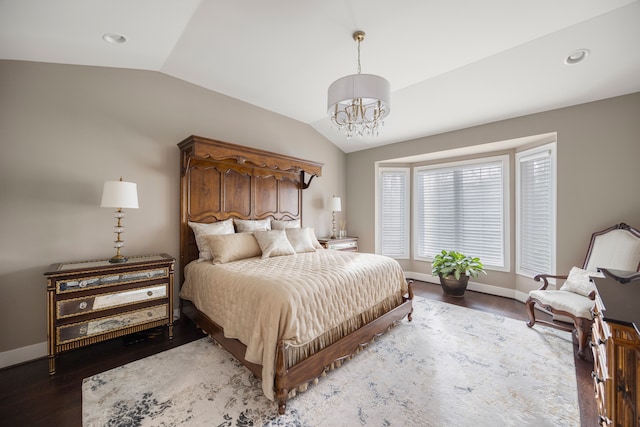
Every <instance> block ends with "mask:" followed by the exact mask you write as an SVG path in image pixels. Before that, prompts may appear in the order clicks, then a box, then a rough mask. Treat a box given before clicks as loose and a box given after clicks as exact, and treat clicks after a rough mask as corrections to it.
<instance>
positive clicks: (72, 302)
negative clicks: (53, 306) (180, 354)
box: [57, 283, 168, 319]
mask: <svg viewBox="0 0 640 427" xmlns="http://www.w3.org/2000/svg"><path fill="white" fill-rule="evenodd" d="M167 286H168V283H164V284H161V285H154V286H147V287H144V288H137V289H131V290H127V291H122V292H112V293H105V294H99V295H91V296H88V297H84V298H72V299H67V300H60V301H58V302H57V314H58V315H57V318H58V319H63V318H65V317H72V316H78V315H80V314H86V313H91V312H94V311H100V310H106V309H109V308H115V307H120V306H125V305H131V304H136V303H139V302H143V301H151V300H154V299H159V298H166V297H167V295H168V290H167Z"/></svg>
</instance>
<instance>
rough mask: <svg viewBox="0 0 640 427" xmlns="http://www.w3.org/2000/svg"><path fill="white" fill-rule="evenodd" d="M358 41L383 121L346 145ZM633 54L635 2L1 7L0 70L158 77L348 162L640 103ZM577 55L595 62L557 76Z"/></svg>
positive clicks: (169, 1) (637, 24)
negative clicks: (350, 157) (525, 122)
mask: <svg viewBox="0 0 640 427" xmlns="http://www.w3.org/2000/svg"><path fill="white" fill-rule="evenodd" d="M355 30H363V31H365V32H366V33H367V36H366V38H365V40H364V42H363V43H362V46H361V58H362V61H361V62H362V72H363V73H367V74H378V75H380V76H383V77H385V78H386V79H387V80H389V82H390V83H391V91H392V92H391V113H390V114H389V116H388V118H387V119H386V121H385V126H384V127H383V128H382V131H381V133H380V135H379V136H378V137H367V138H352V139H349V140H347V139H346V138H345V137H344V136H342V135H341V134H339V133H337V132H336V131H335V130H334V129H333V128H332V127H331V125H330V123H329V120H328V119H327V114H326V110H327V105H326V102H327V99H326V98H327V88H328V86H329V85H330V84H331V83H332V82H333V81H334V80H336V79H338V78H339V77H342V76H345V75H348V74H354V73H356V71H357V45H356V43H355V42H354V41H353V39H352V33H353V32H354V31H355ZM108 33H113V34H121V35H123V36H125V37H126V42H125V43H121V44H118V43H107V42H105V41H104V40H103V35H104V34H108ZM639 44H640V1H632V0H606V1H602V0H562V1H558V0H521V1H513V0H484V1H475V0H450V1H435V0H398V1H393V2H392V1H388V0H322V1H301V0H271V1H259V0H253V1H251V0H234V1H222V0H136V1H130V0H110V1H99V0H56V1H50V0H0V59H11V60H25V61H40V62H52V63H63V64H82V65H93V66H105V67H120V68H132V69H143V70H153V71H158V72H161V73H165V74H167V75H170V76H174V77H177V78H179V79H182V80H185V81H188V82H191V83H193V84H196V85H199V86H202V87H204V88H207V89H210V90H212V91H216V92H219V93H222V94H225V95H228V96H231V97H234V98H237V99H240V100H242V101H245V102H248V103H250V104H254V105H257V106H259V107H262V108H265V109H268V110H271V111H273V112H276V113H278V114H282V115H284V116H288V117H290V118H293V119H296V120H299V121H301V122H304V123H308V124H309V125H310V126H312V127H313V128H315V129H316V130H317V131H318V132H319V133H321V134H322V135H324V136H325V137H326V138H327V139H329V140H330V141H332V142H333V143H334V144H335V145H337V146H338V147H340V148H341V149H342V150H343V151H345V152H352V151H357V150H361V149H364V148H368V147H373V146H378V145H383V144H391V143H394V142H399V141H404V140H408V139H413V138H418V137H422V136H427V135H432V134H437V133H441V132H446V131H450V130H455V129H461V128H465V127H469V126H473V125H478V124H482V123H488V122H493V121H496V120H501V119H506V118H510V117H516V116H521V115H524V114H530V113H536V112H540V111H546V110H550V109H554V108H560V107H565V106H570V105H575V104H580V103H584V102H589V101H594V100H598V99H604V98H609V97H612V96H618V95H623V94H627V93H632V92H638V91H640V46H639ZM576 49H589V51H590V55H589V56H587V58H586V59H585V60H584V61H582V62H581V63H579V64H573V65H567V64H565V58H566V57H567V56H568V55H569V54H571V53H572V52H573V51H575V50H576Z"/></svg>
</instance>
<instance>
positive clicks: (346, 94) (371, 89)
mask: <svg viewBox="0 0 640 427" xmlns="http://www.w3.org/2000/svg"><path fill="white" fill-rule="evenodd" d="M390 98H391V85H390V84H389V82H388V81H387V80H386V79H385V78H383V77H380V76H376V75H373V74H351V75H349V76H345V77H342V78H340V79H338V80H336V81H335V82H333V83H332V84H331V86H329V91H328V96H327V112H328V113H329V114H331V113H332V112H333V110H334V109H335V106H336V105H343V106H344V105H351V104H352V103H353V100H354V99H362V102H363V103H364V105H365V106H367V105H368V104H376V103H377V102H378V100H380V101H382V104H383V105H384V108H383V111H384V115H383V116H382V117H381V118H384V117H385V116H387V115H388V114H389V112H390V111H391V106H390V104H389V99H390Z"/></svg>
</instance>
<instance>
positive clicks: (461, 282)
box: [439, 274, 469, 297]
mask: <svg viewBox="0 0 640 427" xmlns="http://www.w3.org/2000/svg"><path fill="white" fill-rule="evenodd" d="M439 277H440V285H442V290H443V291H444V293H445V295H450V296H452V297H463V296H464V292H465V291H466V290H467V284H468V283H469V276H467V275H465V274H463V275H461V276H460V279H456V276H447V277H442V276H439Z"/></svg>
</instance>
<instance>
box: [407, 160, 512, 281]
mask: <svg viewBox="0 0 640 427" xmlns="http://www.w3.org/2000/svg"><path fill="white" fill-rule="evenodd" d="M491 162H500V163H501V165H502V252H503V253H502V256H503V263H504V265H502V266H498V265H491V264H488V263H486V262H484V261H483V263H484V267H485V270H493V271H504V272H509V271H510V269H511V256H510V254H511V250H510V241H511V238H510V230H511V211H510V193H511V192H510V182H511V177H510V162H511V156H510V155H509V154H502V155H494V156H488V157H478V158H474V159H469V160H460V161H448V162H444V163H437V164H430V165H424V166H416V167H414V168H413V182H414V185H413V189H412V194H411V197H412V201H413V211H412V217H413V218H412V229H413V230H414V231H413V233H412V238H413V245H412V249H413V259H414V260H416V261H426V262H432V261H433V257H429V256H427V257H419V256H417V255H416V254H418V252H419V251H418V249H417V245H418V239H417V238H416V236H415V232H416V230H418V229H419V227H418V223H417V222H418V209H419V206H418V200H419V199H418V194H417V192H418V185H417V182H418V181H417V180H418V177H417V176H418V173H419V172H420V171H423V170H427V169H448V168H456V167H460V166H466V165H480V164H484V163H491ZM452 249H453V248H452ZM467 255H473V256H477V255H476V254H467ZM481 261H482V259H481Z"/></svg>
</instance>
